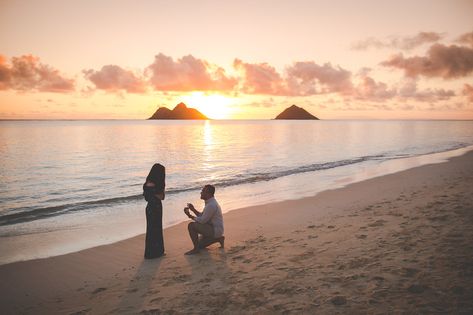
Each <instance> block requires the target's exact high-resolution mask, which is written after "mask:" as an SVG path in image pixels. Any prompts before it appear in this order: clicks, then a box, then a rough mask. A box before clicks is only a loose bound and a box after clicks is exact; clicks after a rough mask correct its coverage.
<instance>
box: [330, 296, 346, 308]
mask: <svg viewBox="0 0 473 315" xmlns="http://www.w3.org/2000/svg"><path fill="white" fill-rule="evenodd" d="M330 302H332V304H333V305H336V306H340V305H345V304H347V298H346V297H344V296H343V295H337V296H334V297H333V298H331V299H330Z"/></svg>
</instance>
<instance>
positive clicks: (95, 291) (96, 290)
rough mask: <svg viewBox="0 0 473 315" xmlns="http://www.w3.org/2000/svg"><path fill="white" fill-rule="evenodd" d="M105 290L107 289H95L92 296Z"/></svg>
mask: <svg viewBox="0 0 473 315" xmlns="http://www.w3.org/2000/svg"><path fill="white" fill-rule="evenodd" d="M105 290H107V288H97V289H95V290H94V291H93V292H92V294H97V293H100V292H102V291H105Z"/></svg>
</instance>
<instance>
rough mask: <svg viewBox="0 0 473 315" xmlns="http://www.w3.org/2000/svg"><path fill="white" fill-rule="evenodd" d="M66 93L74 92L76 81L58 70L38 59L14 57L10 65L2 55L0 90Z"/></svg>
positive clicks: (0, 60)
mask: <svg viewBox="0 0 473 315" xmlns="http://www.w3.org/2000/svg"><path fill="white" fill-rule="evenodd" d="M8 89H12V90H17V91H40V92H54V93H66V92H71V91H74V80H73V79H67V78H65V77H63V76H62V75H61V74H60V73H59V71H58V70H56V69H54V68H52V67H51V66H49V65H45V64H42V63H40V60H39V58H38V57H35V56H33V55H23V56H20V57H12V58H11V60H10V64H8V63H7V59H6V58H5V57H4V56H1V55H0V90H8Z"/></svg>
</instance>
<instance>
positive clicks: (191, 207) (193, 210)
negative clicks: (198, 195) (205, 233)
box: [187, 203, 196, 212]
mask: <svg viewBox="0 0 473 315" xmlns="http://www.w3.org/2000/svg"><path fill="white" fill-rule="evenodd" d="M187 207H188V208H189V209H191V210H192V212H195V211H196V210H195V208H194V205H193V204H192V203H188V204H187Z"/></svg>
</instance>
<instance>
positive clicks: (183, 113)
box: [148, 103, 208, 120]
mask: <svg viewBox="0 0 473 315" xmlns="http://www.w3.org/2000/svg"><path fill="white" fill-rule="evenodd" d="M148 119H200V120H205V119H208V118H207V116H205V115H204V114H202V113H201V112H199V111H198V110H197V109H195V108H189V107H187V106H186V104H184V103H179V104H177V106H176V107H174V109H173V110H170V109H169V108H167V107H160V108H158V110H156V112H154V114H153V115H152V116H151V117H150V118H148Z"/></svg>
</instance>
